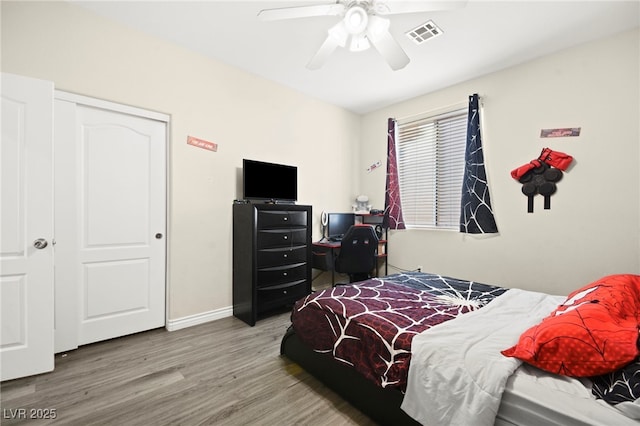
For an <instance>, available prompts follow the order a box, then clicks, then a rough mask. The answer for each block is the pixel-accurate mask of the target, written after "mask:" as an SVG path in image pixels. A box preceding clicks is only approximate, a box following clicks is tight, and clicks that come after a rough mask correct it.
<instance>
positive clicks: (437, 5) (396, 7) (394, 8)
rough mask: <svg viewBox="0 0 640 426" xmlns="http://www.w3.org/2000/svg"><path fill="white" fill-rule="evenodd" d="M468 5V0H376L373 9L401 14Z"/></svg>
mask: <svg viewBox="0 0 640 426" xmlns="http://www.w3.org/2000/svg"><path fill="white" fill-rule="evenodd" d="M466 5H467V0H451V1H447V0H440V1H428V0H425V1H384V2H380V3H379V2H375V3H374V5H373V10H375V12H376V13H377V14H378V15H399V14H402V13H420V12H436V11H440V10H454V9H460V8H463V7H465V6H466Z"/></svg>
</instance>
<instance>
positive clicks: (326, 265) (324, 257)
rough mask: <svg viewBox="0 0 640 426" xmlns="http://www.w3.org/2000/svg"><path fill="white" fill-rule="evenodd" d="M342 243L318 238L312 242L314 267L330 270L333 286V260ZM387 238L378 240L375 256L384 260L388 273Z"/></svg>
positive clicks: (377, 270) (377, 274) (377, 272)
mask: <svg viewBox="0 0 640 426" xmlns="http://www.w3.org/2000/svg"><path fill="white" fill-rule="evenodd" d="M341 244H342V243H340V242H339V241H329V240H320V241H316V242H313V243H312V249H311V251H312V253H313V258H312V259H313V263H312V267H313V268H314V269H320V270H322V271H331V285H332V286H335V284H336V281H335V260H336V257H338V253H340V246H341ZM386 246H387V240H380V241H379V242H378V254H377V255H376V258H377V259H378V260H380V259H383V260H385V264H384V274H385V275H387V274H388V272H387V271H388V268H387V262H386V258H387V253H386ZM377 276H379V268H378V262H376V277H377Z"/></svg>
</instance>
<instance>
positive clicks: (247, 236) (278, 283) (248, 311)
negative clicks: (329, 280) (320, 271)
mask: <svg viewBox="0 0 640 426" xmlns="http://www.w3.org/2000/svg"><path fill="white" fill-rule="evenodd" d="M309 293H311V206H301V205H294V204H234V205H233V315H234V316H235V317H237V318H239V319H241V320H242V321H244V322H246V323H247V324H249V325H251V326H253V325H255V323H256V321H257V320H258V318H259V316H261V315H262V314H265V313H267V312H269V311H271V310H275V309H277V308H282V307H285V306H289V305H292V304H293V302H295V301H296V300H298V299H300V298H302V297H304V296H306V295H307V294H309Z"/></svg>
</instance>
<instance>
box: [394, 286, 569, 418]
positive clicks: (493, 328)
mask: <svg viewBox="0 0 640 426" xmlns="http://www.w3.org/2000/svg"><path fill="white" fill-rule="evenodd" d="M564 299H565V297H563V296H550V295H548V294H543V293H537V292H531V291H525V290H519V289H511V290H508V291H506V292H505V293H503V294H502V295H501V296H499V297H497V298H495V299H494V300H493V301H491V302H490V303H489V304H488V305H487V306H485V307H483V308H481V309H479V310H477V311H473V312H469V313H466V314H464V315H462V316H459V317H457V318H456V319H454V320H450V321H447V322H445V323H442V324H440V325H437V326H435V327H432V328H430V329H428V330H426V331H424V332H422V333H420V334H419V335H417V336H415V337H414V338H413V341H412V344H411V363H410V364H409V375H408V383H407V391H406V394H405V397H404V400H403V402H402V407H401V408H402V409H403V410H404V411H405V412H406V413H407V414H409V415H410V416H411V417H413V418H414V419H416V420H417V421H419V422H420V423H421V424H423V425H437V426H445V425H460V426H468V425H470V424H473V425H474V426H482V425H493V423H494V421H495V417H496V413H497V412H498V408H499V406H500V399H501V398H502V392H503V391H504V387H505V383H506V382H507V379H508V378H509V376H510V375H511V374H512V373H513V372H514V371H515V369H516V368H518V366H520V364H521V361H519V360H518V359H516V358H508V357H505V356H503V355H502V354H501V353H500V351H501V350H503V349H507V348H509V347H511V346H513V345H514V344H516V343H517V341H518V338H519V337H520V334H522V333H523V332H524V331H525V330H527V329H528V328H529V327H531V326H533V325H535V324H537V323H538V322H539V321H540V320H542V318H544V317H546V316H547V315H549V313H551V312H552V311H553V310H554V309H555V308H556V307H557V306H558V305H559V304H560V303H562V301H563V300H564Z"/></svg>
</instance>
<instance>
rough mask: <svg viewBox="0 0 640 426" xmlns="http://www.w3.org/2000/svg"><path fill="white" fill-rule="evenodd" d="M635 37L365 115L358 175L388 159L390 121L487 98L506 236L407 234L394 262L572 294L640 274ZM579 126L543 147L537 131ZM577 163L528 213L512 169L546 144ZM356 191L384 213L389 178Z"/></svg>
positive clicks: (494, 180) (393, 248)
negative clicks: (547, 200) (607, 279)
mask: <svg viewBox="0 0 640 426" xmlns="http://www.w3.org/2000/svg"><path fill="white" fill-rule="evenodd" d="M639 40H640V36H639V33H638V31H637V30H635V31H632V32H627V33H623V34H620V35H617V36H615V37H612V38H609V39H605V40H601V41H596V42H593V43H589V44H585V45H582V46H579V47H576V48H572V49H569V50H566V51H563V52H560V53H558V54H555V55H551V56H547V57H544V58H542V59H539V60H535V61H533V62H530V63H527V64H524V65H521V66H517V67H514V68H510V69H507V70H504V71H501V72H497V73H493V74H490V75H487V76H484V77H481V78H478V79H475V80H472V81H468V82H465V83H462V84H458V85H456V86H453V87H450V88H447V89H445V90H441V91H438V92H436V93H431V94H427V95H423V96H419V97H416V98H415V99H412V100H410V101H407V102H402V103H399V104H397V105H393V106H390V107H388V108H384V109H382V110H379V111H376V112H373V113H370V114H367V115H366V116H364V117H363V120H362V122H363V124H362V136H361V138H360V140H361V146H360V155H361V158H362V162H363V163H362V165H361V167H360V170H362V169H363V168H365V167H366V166H367V165H369V164H371V163H372V162H374V161H376V160H379V159H382V160H383V161H384V159H385V157H386V120H387V118H388V117H396V118H401V117H405V116H410V115H413V114H416V113H420V112H423V111H429V110H433V109H436V108H439V107H441V106H444V105H451V104H455V103H458V102H461V101H462V102H465V101H466V99H467V96H468V95H471V94H473V93H478V94H479V95H480V96H481V97H482V99H483V102H484V109H483V110H482V119H483V127H482V132H483V146H484V150H485V162H486V166H487V173H488V175H489V179H490V187H491V197H492V203H493V207H494V211H495V215H496V220H497V223H498V228H499V230H500V234H499V235H497V236H494V237H491V238H483V239H480V238H475V237H471V236H464V235H462V234H459V233H457V232H447V231H430V230H408V231H395V232H393V233H392V235H391V236H390V243H389V252H390V258H389V260H390V263H391V264H394V265H396V266H397V267H399V268H405V269H413V268H416V267H417V266H418V265H422V266H423V268H424V269H425V270H427V271H432V272H436V273H440V274H446V275H452V276H455V277H461V278H467V279H473V280H478V281H483V282H487V283H493V284H500V285H504V286H508V287H520V288H525V289H530V290H539V291H544V292H550V293H558V294H566V293H568V292H570V291H572V290H573V289H575V288H577V287H578V286H581V285H583V284H586V283H588V282H590V281H592V280H595V279H597V278H599V277H601V276H603V275H606V274H613V273H636V274H638V273H640V248H639V241H640V175H639V173H638V170H639V167H638V164H639V160H640V151H639V145H640V131H639V122H640V118H639V117H640V110H639V104H640V97H639V93H640V87H639V79H640V70H639V62H640V46H639ZM558 127H581V128H582V133H581V135H580V136H579V137H574V138H555V139H541V138H540V137H539V135H540V129H541V128H558ZM547 146H548V147H550V148H552V149H554V150H558V151H563V152H566V153H568V154H570V155H572V156H574V158H575V162H574V164H573V167H572V168H571V169H570V170H569V171H568V172H567V173H566V174H565V175H564V178H563V180H562V181H561V182H559V183H558V191H557V193H556V194H555V195H554V196H553V197H552V199H551V210H543V205H542V201H543V200H542V197H541V196H538V197H537V199H536V205H535V212H534V213H533V214H528V213H527V210H526V197H525V196H524V195H522V194H521V192H520V188H521V185H520V184H519V183H517V182H516V181H515V180H513V179H512V178H511V176H510V174H509V172H510V171H511V170H512V169H514V168H515V167H517V166H520V165H522V164H524V163H526V162H528V161H529V160H531V159H533V158H535V157H537V156H538V154H539V153H540V151H541V149H542V148H543V147H547ZM360 179H361V184H360V189H361V192H363V193H365V194H369V196H370V198H371V199H372V201H373V204H374V205H376V206H382V205H384V190H383V188H384V184H385V183H384V180H385V176H384V171H382V170H381V171H379V172H376V171H374V172H372V173H362V174H361V176H360Z"/></svg>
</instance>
